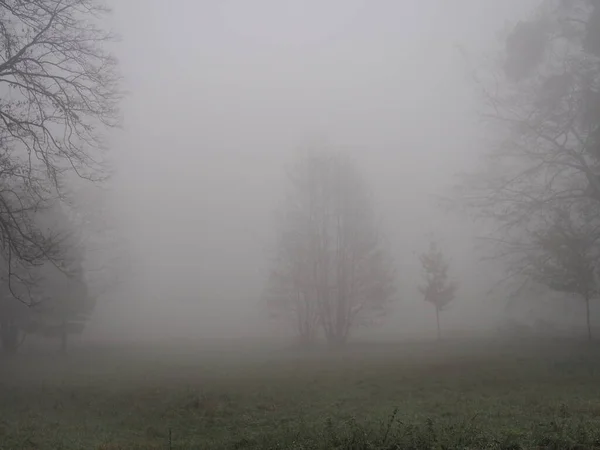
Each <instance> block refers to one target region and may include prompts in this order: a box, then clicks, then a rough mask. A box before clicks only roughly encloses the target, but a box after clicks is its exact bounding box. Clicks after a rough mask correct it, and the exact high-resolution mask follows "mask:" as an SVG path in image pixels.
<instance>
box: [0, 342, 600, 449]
mask: <svg viewBox="0 0 600 450" xmlns="http://www.w3.org/2000/svg"><path fill="white" fill-rule="evenodd" d="M596 347H599V348H596ZM169 435H170V436H171V438H170V439H169ZM169 440H171V444H170V445H171V448H173V449H192V448H198V449H276V448H279V449H331V448H337V449H395V448H398V449H399V448H402V449H404V448H413V449H425V448H439V449H442V448H471V449H483V448H497V449H517V448H547V449H565V448H571V449H583V448H599V449H600V345H598V346H594V345H592V346H590V345H586V344H583V343H581V342H569V343H566V342H562V343H561V342H515V343H493V342H480V343H468V342H461V343H459V342H445V343H442V344H441V345H437V344H435V343H423V344H417V343H414V344H406V343H404V344H402V343H397V344H391V343H388V344H371V345H366V344H364V345H361V346H358V345H355V346H351V347H350V348H348V349H346V350H343V351H328V350H326V349H318V350H314V351H312V352H306V351H305V352H302V353H300V352H293V351H285V350H282V349H279V350H277V349H273V348H271V349H267V348H266V347H263V348H262V349H260V350H258V349H251V348H246V349H241V348H239V349H236V348H235V346H231V345H229V346H221V347H219V348H216V347H215V348H210V347H205V348H194V347H192V346H190V345H183V344H180V345H179V346H162V347H160V348H159V347H155V348H149V347H144V348H142V347H140V348H137V349H133V348H129V349H116V348H115V349H108V348H105V349H101V348H95V349H92V348H87V349H84V350H74V351H73V352H72V353H71V354H69V355H67V356H57V355H55V354H42V355H37V356H35V355H27V354H23V355H17V356H16V357H14V358H11V359H3V360H1V361H0V448H2V449H106V450H107V449H113V450H114V449H167V448H169Z"/></svg>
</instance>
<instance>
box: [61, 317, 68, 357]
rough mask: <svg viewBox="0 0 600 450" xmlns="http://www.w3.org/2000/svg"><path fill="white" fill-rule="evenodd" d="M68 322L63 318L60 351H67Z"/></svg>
mask: <svg viewBox="0 0 600 450" xmlns="http://www.w3.org/2000/svg"><path fill="white" fill-rule="evenodd" d="M67 337H68V336H67V323H66V322H65V321H64V320H63V322H62V324H61V327H60V351H61V352H62V353H66V352H67Z"/></svg>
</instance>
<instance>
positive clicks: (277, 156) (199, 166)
mask: <svg viewBox="0 0 600 450" xmlns="http://www.w3.org/2000/svg"><path fill="white" fill-rule="evenodd" d="M114 3H115V6H114V16H113V19H114V23H115V26H116V28H117V30H118V31H119V33H120V34H121V36H122V42H121V43H120V44H119V45H118V55H119V58H120V60H121V65H122V71H123V74H124V76H125V81H126V84H125V87H126V89H127V90H129V91H130V95H129V97H128V99H127V100H126V102H125V103H124V108H123V112H124V130H123V131H122V132H120V133H117V134H115V135H114V136H113V146H114V149H115V152H114V154H115V155H116V156H115V158H116V162H117V167H118V176H117V178H116V179H115V181H114V183H115V192H116V195H115V198H114V199H112V201H113V202H114V208H115V211H116V212H118V214H119V215H120V217H121V218H122V226H123V233H124V234H125V235H126V237H127V238H128V242H129V250H130V251H131V255H132V260H133V261H134V262H135V264H134V266H135V268H134V271H135V273H134V274H133V275H132V278H131V281H130V283H129V286H128V287H127V294H125V293H124V294H123V297H127V300H126V301H125V300H124V299H120V300H119V302H122V303H128V304H131V305H132V304H134V303H135V305H136V306H135V308H143V310H144V312H145V313H147V312H149V311H152V312H153V314H155V315H154V317H155V320H157V321H159V320H163V319H164V318H165V317H167V316H168V317H169V318H172V319H173V320H176V319H177V320H179V318H181V317H182V316H183V317H185V316H186V315H188V314H187V311H191V309H189V308H191V306H189V305H193V307H194V308H196V309H194V311H200V312H201V313H198V314H201V315H202V317H203V320H202V327H207V328H208V329H211V328H210V327H213V328H214V327H218V328H221V327H223V326H225V324H227V326H234V325H235V324H239V323H241V322H242V321H244V320H245V319H246V318H247V317H249V316H252V317H253V319H252V320H255V319H256V317H255V316H257V315H258V314H259V313H258V312H257V308H256V301H257V299H258V298H259V295H260V289H261V287H262V283H263V281H264V280H263V275H264V268H265V263H266V261H267V257H268V254H267V253H268V252H267V250H268V247H269V242H270V237H271V236H272V233H273V228H272V224H271V218H272V213H273V209H274V208H275V206H276V202H277V201H278V199H279V195H280V192H281V190H282V188H283V184H282V183H283V173H282V172H283V164H284V162H285V161H286V160H287V159H288V158H289V157H290V154H291V152H293V151H294V150H295V149H296V148H297V147H298V146H300V145H302V144H303V143H306V142H307V141H310V140H311V139H314V138H316V137H320V138H326V139H327V140H328V141H329V142H332V143H333V144H335V145H340V146H345V147H348V148H349V149H350V150H349V151H352V152H353V153H354V154H355V156H356V158H357V159H358V160H359V161H360V163H361V165H362V167H363V168H364V170H365V174H366V176H367V177H368V179H369V181H370V183H371V185H372V187H373V192H374V194H375V197H376V199H377V208H378V214H379V215H380V217H381V219H382V223H383V226H384V230H385V232H386V234H387V236H388V240H389V241H390V245H391V247H392V251H393V254H394V256H395V258H396V262H397V265H398V267H399V270H400V276H399V281H398V282H399V284H400V289H401V292H403V293H404V297H405V298H403V304H401V305H400V309H402V311H403V312H402V314H401V315H402V316H403V317H406V312H407V311H408V312H409V315H410V314H416V315H419V314H421V315H427V313H429V312H430V311H428V310H427V309H426V305H423V304H422V303H423V302H422V301H421V300H420V299H417V298H414V297H415V289H416V285H415V280H414V270H415V269H414V268H415V266H416V264H418V261H417V260H416V257H415V255H414V254H413V252H414V251H417V252H418V251H421V250H422V249H423V248H425V245H426V243H425V240H424V236H425V234H426V233H427V232H429V231H433V232H436V233H437V234H438V235H440V236H442V237H444V238H445V240H446V241H447V242H448V244H447V245H448V247H449V251H450V252H451V253H452V257H453V259H454V260H456V261H457V263H456V265H457V268H456V270H457V271H458V272H460V275H461V276H462V275H464V271H467V270H468V271H470V270H472V265H473V261H474V260H473V255H472V250H471V248H470V247H469V246H468V245H466V244H465V242H467V241H468V240H469V230H468V228H465V226H464V224H463V223H462V222H460V221H457V220H456V219H454V218H448V217H446V216H444V215H443V214H441V213H440V211H439V210H437V209H436V208H435V205H434V204H433V202H432V201H431V199H432V195H433V194H436V193H441V192H444V190H445V189H446V187H448V186H450V185H452V183H453V182H454V178H453V177H454V175H455V173H456V172H457V171H459V170H462V169H464V168H466V167H468V166H469V165H470V164H472V161H473V158H474V156H475V155H476V154H477V152H478V149H477V130H476V127H475V124H474V123H473V117H472V114H471V112H472V110H473V105H474V103H473V95H472V92H471V91H470V90H469V89H470V86H469V85H468V83H467V80H466V77H465V68H466V66H465V63H464V61H463V60H462V59H461V58H460V56H459V53H458V52H457V50H456V45H457V44H458V45H462V46H464V47H467V48H469V49H472V50H473V51H480V50H483V49H485V48H491V47H493V46H494V45H496V44H495V42H494V39H495V33H496V31H497V30H499V29H500V28H501V27H502V26H503V23H504V22H505V21H506V20H513V19H515V18H519V17H523V15H524V13H525V12H526V11H527V10H528V9H529V8H530V7H531V5H533V4H535V3H536V2H535V0H526V1H524V0H502V1H498V0H455V1H448V0H287V1H286V0H252V1H249V0H211V1H209V0H171V1H164V0H128V1H119V2H116V1H115V2H114ZM475 265H477V264H475ZM405 267H406V269H404V268H405ZM410 267H412V269H411V268H410ZM411 270H412V272H411ZM473 278H474V279H476V278H477V276H476V275H475V276H474V277H473ZM472 286H475V287H472V288H471V290H469V288H467V289H466V290H465V291H464V295H463V297H465V298H466V299H463V300H462V301H463V302H465V301H468V298H467V297H469V296H471V297H472V296H474V295H476V294H475V293H474V292H475V291H477V289H479V287H477V283H476V282H475V283H473V284H472ZM471 300H472V299H471ZM180 304H183V305H184V306H181V307H180V306H177V307H176V308H174V307H173V306H174V305H180ZM140 305H143V307H142V306H140ZM132 308H133V307H132ZM186 308H188V309H186ZM456 309H458V311H459V313H455V314H457V315H460V316H463V315H464V314H465V312H466V311H467V309H468V308H463V310H460V308H459V307H458V306H457V308H456ZM137 315H140V314H137ZM398 317H399V318H398V319H397V320H402V318H401V317H400V316H398ZM419 317H420V316H419ZM424 320H425V319H424ZM411 322H412V323H413V324H414V321H412V320H411ZM178 323H179V322H178ZM191 323H193V320H192V319H190V320H189V324H191ZM428 323H429V322H428ZM189 326H192V325H189ZM394 326H395V325H394Z"/></svg>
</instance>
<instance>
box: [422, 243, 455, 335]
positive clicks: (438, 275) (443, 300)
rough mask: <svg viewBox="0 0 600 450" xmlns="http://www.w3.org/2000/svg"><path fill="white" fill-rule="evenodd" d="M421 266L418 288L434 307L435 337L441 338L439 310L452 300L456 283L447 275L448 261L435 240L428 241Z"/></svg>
mask: <svg viewBox="0 0 600 450" xmlns="http://www.w3.org/2000/svg"><path fill="white" fill-rule="evenodd" d="M419 259H420V260H421V265H422V267H423V277H424V284H423V285H422V286H420V287H419V290H420V291H421V293H422V294H423V296H424V300H425V301H426V302H428V303H431V304H432V305H433V306H434V307H435V319H436V324H437V338H438V340H441V339H442V331H441V328H440V311H442V310H443V309H444V308H445V307H446V306H448V305H449V304H450V302H452V300H454V297H455V295H456V290H457V288H458V285H457V284H456V282H454V281H452V280H450V278H449V275H448V269H449V263H448V261H446V258H445V257H444V254H443V253H442V250H441V249H440V248H439V246H438V244H437V242H436V241H435V240H433V239H432V240H431V241H430V242H429V248H428V250H427V251H426V252H424V253H423V254H422V255H421V256H420V258H419Z"/></svg>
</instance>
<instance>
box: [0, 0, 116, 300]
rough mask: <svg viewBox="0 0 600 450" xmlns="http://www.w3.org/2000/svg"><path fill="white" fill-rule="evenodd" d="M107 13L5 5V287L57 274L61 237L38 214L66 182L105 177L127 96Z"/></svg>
mask: <svg viewBox="0 0 600 450" xmlns="http://www.w3.org/2000/svg"><path fill="white" fill-rule="evenodd" d="M108 12H109V10H108V8H107V6H106V5H105V3H104V2H103V1H102V0H30V1H22V0H1V1H0V249H1V254H2V257H3V258H2V259H3V263H4V265H5V266H6V270H5V276H6V277H7V279H6V281H7V282H8V283H9V285H10V283H11V282H12V281H15V282H16V281H19V283H21V284H22V283H23V282H24V281H26V280H27V279H28V278H29V281H30V282H33V281H34V280H32V279H31V277H28V276H27V273H28V272H29V268H31V267H35V266H38V265H40V264H42V263H44V262H45V261H51V262H53V263H56V264H57V266H60V264H59V262H60V258H61V250H60V245H57V244H58V243H57V242H56V236H48V235H46V234H47V233H46V232H45V231H44V230H42V229H40V228H39V226H38V225H37V224H36V219H35V215H36V213H37V211H40V210H41V209H43V208H45V207H47V206H48V205H49V204H50V203H52V202H54V201H55V200H56V199H60V198H62V195H63V186H62V184H63V181H64V178H65V176H66V175H68V174H69V173H73V174H76V175H77V176H79V177H81V178H85V179H88V180H91V181H101V180H103V179H105V178H106V176H107V175H108V172H107V170H106V167H105V165H104V164H103V153H104V151H105V150H106V148H105V145H104V141H103V132H104V131H105V130H106V129H107V128H111V127H116V126H118V124H119V113H118V103H119V101H120V99H121V97H122V93H121V92H120V90H119V81H120V77H119V75H118V72H117V61H116V59H115V58H114V56H112V55H111V54H110V52H108V50H107V48H106V47H107V44H109V43H110V42H112V41H114V40H115V38H116V36H115V35H114V34H113V33H112V32H110V31H106V30H104V29H103V28H102V19H103V18H104V17H105V15H106V14H107V13H108ZM17 273H19V275H18V276H17V275H16V274H17ZM17 277H18V278H17ZM16 296H17V295H16ZM17 297H19V298H21V299H22V300H23V301H26V302H29V301H31V299H26V298H25V297H22V296H17Z"/></svg>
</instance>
